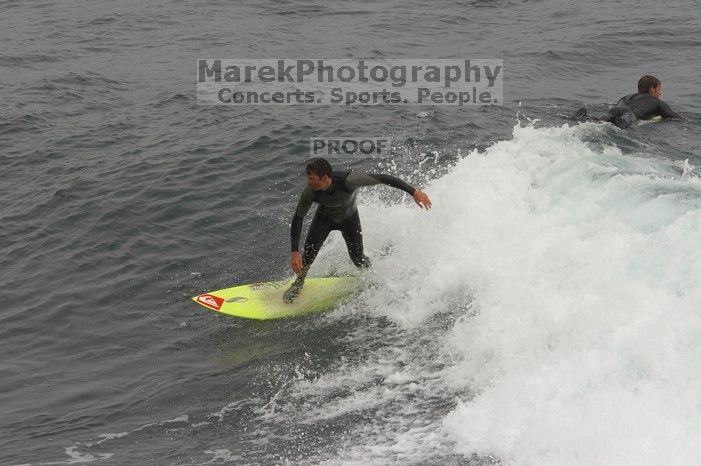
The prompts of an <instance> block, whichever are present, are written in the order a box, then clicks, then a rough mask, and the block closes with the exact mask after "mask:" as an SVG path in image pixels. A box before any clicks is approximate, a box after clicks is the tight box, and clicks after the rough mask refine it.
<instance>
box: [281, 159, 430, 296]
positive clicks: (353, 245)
mask: <svg viewBox="0 0 701 466" xmlns="http://www.w3.org/2000/svg"><path fill="white" fill-rule="evenodd" d="M306 173H307V187H306V188H304V191H302V194H301V196H300V198H299V202H298V203H297V209H296V210H295V214H294V216H293V217H292V225H291V227H290V236H291V240H292V255H291V259H290V264H291V266H292V270H293V271H294V272H295V273H296V274H297V278H296V279H295V281H294V283H293V284H292V286H290V288H289V289H288V290H287V291H286V292H285V294H284V296H283V300H284V301H285V302H286V303H290V302H292V301H293V300H294V299H295V298H296V297H297V295H298V294H299V292H300V291H301V290H302V286H303V285H304V279H305V277H306V276H307V272H308V271H309V267H311V265H312V263H313V262H314V259H316V256H317V254H318V253H319V250H320V249H321V246H322V244H324V241H326V238H327V237H328V235H329V233H330V232H331V231H333V230H339V231H340V232H341V234H342V235H343V239H344V240H345V242H346V246H347V247H348V254H349V255H350V258H351V260H352V261H353V263H354V264H355V265H356V266H357V267H360V268H363V267H369V266H370V259H368V257H367V256H366V255H365V253H364V252H363V232H362V228H361V225H360V217H359V215H358V207H357V205H356V197H357V194H358V191H357V190H358V188H360V187H362V186H372V185H377V184H386V185H389V186H392V187H394V188H397V189H401V190H402V191H405V192H407V193H409V194H410V195H411V196H412V197H413V198H414V202H416V204H417V205H418V206H419V207H421V208H424V209H430V208H431V200H430V199H429V197H428V195H426V193H424V192H422V191H420V190H418V189H416V188H414V187H413V186H411V185H409V184H408V183H406V182H405V181H402V180H400V179H399V178H396V177H394V176H392V175H386V174H372V173H363V172H358V171H333V170H332V168H331V165H330V164H329V162H328V161H326V160H325V159H314V160H312V161H311V162H310V163H309V164H308V165H307V167H306ZM315 202H316V203H317V204H319V206H318V207H317V209H316V213H315V214H314V218H313V219H312V223H311V225H310V226H309V232H308V233H307V238H306V240H305V242H304V256H302V254H301V253H300V252H299V241H300V236H301V233H302V223H303V221H304V217H305V215H307V212H308V211H309V209H310V208H311V206H312V204H313V203H315Z"/></svg>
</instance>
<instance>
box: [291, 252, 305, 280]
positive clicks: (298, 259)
mask: <svg viewBox="0 0 701 466" xmlns="http://www.w3.org/2000/svg"><path fill="white" fill-rule="evenodd" d="M290 265H291V266H292V270H293V271H294V273H296V274H299V273H300V272H301V271H302V267H303V266H304V264H302V255H301V254H300V253H299V251H292V257H291V258H290Z"/></svg>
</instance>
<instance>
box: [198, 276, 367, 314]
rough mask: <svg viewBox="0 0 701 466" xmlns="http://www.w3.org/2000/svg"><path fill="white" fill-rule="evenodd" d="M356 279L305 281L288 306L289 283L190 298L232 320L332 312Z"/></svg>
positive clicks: (250, 286) (351, 291)
mask: <svg viewBox="0 0 701 466" xmlns="http://www.w3.org/2000/svg"><path fill="white" fill-rule="evenodd" d="M359 282H360V280H359V279H358V278H357V277H352V276H345V277H318V278H307V279H306V280H305V281H304V286H303V287H302V291H301V292H300V293H299V295H298V296H297V298H296V299H295V300H294V301H293V302H292V303H290V304H287V303H285V302H284V301H283V300H282V294H283V293H284V292H285V290H287V288H289V286H290V285H291V284H292V280H287V281H276V282H263V283H251V284H248V285H241V286H236V287H233V288H227V289H225V290H218V291H210V292H209V293H203V294H201V295H198V296H194V297H193V298H192V300H193V301H195V302H196V303H197V304H200V305H202V306H204V307H206V308H207V309H209V310H212V311H216V312H220V313H222V314H226V315H229V316H234V317H243V318H246V319H257V320H268V319H279V318H281V317H292V316H299V315H304V314H310V313H313V312H321V311H326V310H329V309H332V308H333V307H335V306H336V305H337V304H340V302H342V301H343V300H344V299H345V298H348V297H349V296H350V295H351V294H353V292H354V291H355V290H356V289H357V288H358V286H359Z"/></svg>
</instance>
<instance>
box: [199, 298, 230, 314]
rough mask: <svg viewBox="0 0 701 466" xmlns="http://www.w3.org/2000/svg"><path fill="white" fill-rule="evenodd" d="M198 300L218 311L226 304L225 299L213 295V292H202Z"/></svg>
mask: <svg viewBox="0 0 701 466" xmlns="http://www.w3.org/2000/svg"><path fill="white" fill-rule="evenodd" d="M197 301H198V302H199V303H201V304H204V305H205V306H207V307H211V308H212V309H214V310H216V311H218V310H219V309H221V307H222V304H224V300H223V299H221V298H219V297H217V296H212V295H211V294H201V295H199V296H198V297H197Z"/></svg>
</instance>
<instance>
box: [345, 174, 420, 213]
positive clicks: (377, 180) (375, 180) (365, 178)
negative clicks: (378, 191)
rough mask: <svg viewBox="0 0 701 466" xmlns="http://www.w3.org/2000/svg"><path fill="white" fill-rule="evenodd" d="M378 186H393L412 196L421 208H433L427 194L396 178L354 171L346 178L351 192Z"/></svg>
mask: <svg viewBox="0 0 701 466" xmlns="http://www.w3.org/2000/svg"><path fill="white" fill-rule="evenodd" d="M376 184H386V185H388V186H392V187H393V188H397V189H401V190H402V191H405V192H407V193H409V194H411V196H412V197H413V198H414V202H416V204H417V205H418V206H419V207H421V208H423V209H430V208H431V200H430V199H429V198H428V196H427V195H426V193H424V192H422V191H419V190H418V189H416V188H414V187H413V186H411V185H410V184H409V183H407V182H405V181H403V180H400V179H399V178H397V177H395V176H392V175H387V174H384V173H362V172H356V171H352V172H350V173H349V174H348V177H347V178H346V187H347V188H348V189H349V190H353V189H356V188H359V187H361V186H372V185H376Z"/></svg>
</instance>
